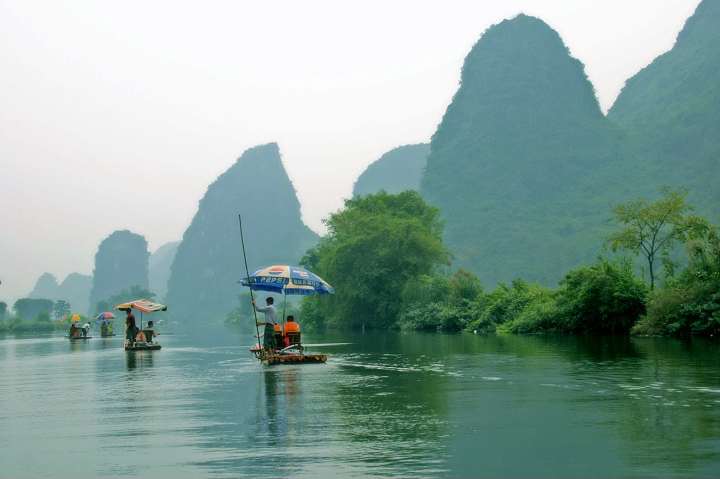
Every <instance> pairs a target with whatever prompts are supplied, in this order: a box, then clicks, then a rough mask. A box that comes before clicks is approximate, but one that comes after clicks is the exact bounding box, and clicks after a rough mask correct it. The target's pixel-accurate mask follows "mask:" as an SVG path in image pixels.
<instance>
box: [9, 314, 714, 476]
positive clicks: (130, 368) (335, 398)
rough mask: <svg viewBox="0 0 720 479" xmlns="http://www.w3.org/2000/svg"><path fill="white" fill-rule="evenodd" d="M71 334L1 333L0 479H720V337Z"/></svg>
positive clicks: (221, 331)
mask: <svg viewBox="0 0 720 479" xmlns="http://www.w3.org/2000/svg"><path fill="white" fill-rule="evenodd" d="M94 333H95V334H97V332H96V331H95V332H94ZM61 336H62V335H61V334H60V333H55V334H51V335H45V336H42V335H40V336H35V335H24V336H0V477H9V478H23V477H30V478H45V477H60V478H68V477H73V478H83V477H147V478H155V477H168V478H182V477H281V476H282V477H313V478H315V477H554V478H555V477H668V478H670V477H673V478H674V477H708V478H710V477H714V478H717V477H720V348H719V346H718V342H717V341H710V340H702V339H692V340H674V339H659V338H652V339H650V338H584V337H583V338H577V337H543V336H515V335H486V336H485V335H473V334H457V335H447V334H428V333H403V332H351V333H339V332H329V333H322V334H321V333H305V335H304V337H303V342H304V343H305V344H310V345H311V346H309V348H308V349H309V350H310V351H312V352H323V353H326V354H327V355H328V361H327V363H325V364H305V365H275V366H265V365H262V364H259V363H258V362H257V361H256V360H254V359H253V358H252V357H251V355H250V353H249V352H248V347H249V346H250V343H251V342H254V340H253V339H252V338H251V337H248V336H249V335H248V334H241V333H239V332H236V331H231V330H225V329H224V328H223V327H222V326H218V327H217V329H214V330H213V329H210V330H205V331H204V332H203V333H202V334H201V335H197V334H195V335H191V334H183V333H182V332H179V331H178V332H175V334H172V335H164V336H160V337H159V339H160V342H161V343H162V345H163V349H162V350H160V351H143V352H127V353H126V352H124V351H123V350H122V340H121V339H120V338H109V339H101V338H98V337H96V338H93V339H90V340H86V341H82V342H81V341H76V342H72V343H71V342H70V341H68V340H67V339H64V338H62V337H61Z"/></svg>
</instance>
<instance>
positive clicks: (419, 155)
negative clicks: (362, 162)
mask: <svg viewBox="0 0 720 479" xmlns="http://www.w3.org/2000/svg"><path fill="white" fill-rule="evenodd" d="M429 154H430V145H429V144H427V143H420V144H418V145H405V146H400V147H397V148H395V149H394V150H391V151H389V152H387V153H385V154H384V155H383V156H381V157H380V158H379V159H378V160H376V161H375V162H374V163H372V164H371V165H370V166H368V167H367V168H366V169H365V171H364V172H363V173H362V174H361V175H360V176H359V177H358V179H357V181H356V182H355V185H354V186H353V195H360V196H365V195H367V194H370V193H377V192H378V191H380V190H385V191H387V192H388V193H391V194H396V193H400V192H403V191H405V190H416V191H417V190H419V189H420V178H421V177H422V173H423V169H424V168H425V164H426V163H427V157H428V155H429Z"/></svg>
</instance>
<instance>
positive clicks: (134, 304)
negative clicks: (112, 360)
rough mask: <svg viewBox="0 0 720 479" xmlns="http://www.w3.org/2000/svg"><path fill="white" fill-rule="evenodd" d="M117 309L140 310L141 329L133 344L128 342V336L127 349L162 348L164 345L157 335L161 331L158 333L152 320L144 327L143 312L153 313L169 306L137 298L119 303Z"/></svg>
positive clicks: (125, 344)
mask: <svg viewBox="0 0 720 479" xmlns="http://www.w3.org/2000/svg"><path fill="white" fill-rule="evenodd" d="M115 309H118V310H120V311H129V310H130V309H136V310H138V311H140V330H139V331H138V333H137V335H136V336H135V341H134V342H133V344H132V345H131V344H130V343H128V340H127V337H126V338H125V341H124V343H123V345H124V348H125V351H155V350H158V349H162V346H161V345H160V344H159V343H158V342H156V341H155V340H154V339H155V336H157V335H158V334H160V333H156V332H155V331H154V330H153V328H152V321H148V327H147V328H143V316H142V314H143V313H148V314H150V313H152V312H155V311H167V306H165V305H163V304H160V303H154V302H152V301H148V300H147V299H136V300H135V301H129V302H127V303H122V304H118V305H117V306H115Z"/></svg>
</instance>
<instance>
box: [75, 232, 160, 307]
mask: <svg viewBox="0 0 720 479" xmlns="http://www.w3.org/2000/svg"><path fill="white" fill-rule="evenodd" d="M149 257H150V253H148V250H147V241H146V240H145V237H144V236H141V235H139V234H136V233H132V232H130V231H128V230H122V231H115V232H114V233H112V234H111V235H110V236H108V237H107V238H105V239H104V240H103V241H102V242H101V243H100V246H99V247H98V251H97V253H96V254H95V269H94V270H93V282H92V289H91V291H90V300H89V303H90V308H89V310H88V311H90V310H94V307H95V305H96V304H97V303H98V301H101V300H106V299H109V298H110V297H111V296H113V295H115V294H118V293H120V292H121V291H122V290H123V289H128V290H129V289H130V288H131V287H132V286H135V285H139V286H140V287H141V288H143V289H149V281H148V258H149ZM91 313H92V312H91Z"/></svg>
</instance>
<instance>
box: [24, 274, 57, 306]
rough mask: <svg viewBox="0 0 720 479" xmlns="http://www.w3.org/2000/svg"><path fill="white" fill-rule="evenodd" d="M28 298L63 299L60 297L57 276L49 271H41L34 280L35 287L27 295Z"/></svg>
mask: <svg viewBox="0 0 720 479" xmlns="http://www.w3.org/2000/svg"><path fill="white" fill-rule="evenodd" d="M28 298H34V299H52V300H53V301H57V300H58V299H63V300H64V298H61V297H60V285H59V284H58V282H57V278H55V276H53V275H52V274H50V273H43V274H42V275H41V276H40V277H39V278H38V280H37V281H36V282H35V287H34V288H33V290H32V291H31V292H30V294H29V295H28Z"/></svg>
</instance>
